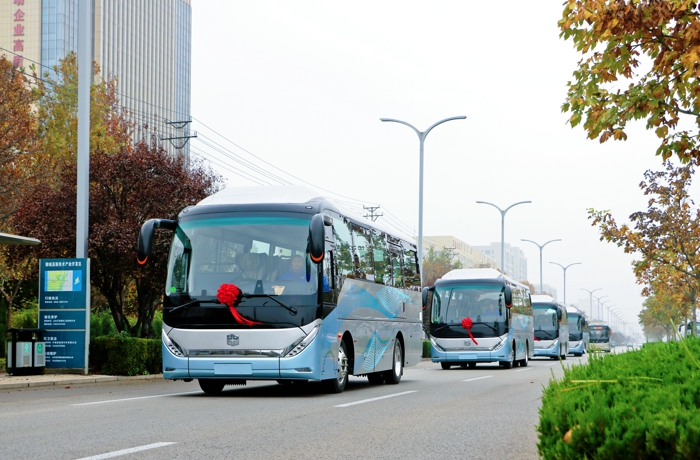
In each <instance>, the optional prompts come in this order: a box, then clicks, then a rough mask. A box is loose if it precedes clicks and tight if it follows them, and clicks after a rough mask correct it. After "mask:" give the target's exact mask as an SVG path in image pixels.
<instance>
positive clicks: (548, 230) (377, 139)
mask: <svg viewBox="0 0 700 460" xmlns="http://www.w3.org/2000/svg"><path fill="white" fill-rule="evenodd" d="M561 11H562V7H561V2H560V1H551V0H548V1H539V2H523V1H499V2H486V1H464V0H462V1H440V2H429V1H423V2H418V1H406V0H400V1H398V0H397V1H382V2H368V1H355V2H329V1H301V0H297V1H294V2H289V1H247V2H243V1H235V2H231V1H223V0H222V1H215V0H193V1H192V17H193V32H192V115H193V118H194V120H195V121H194V123H193V125H192V128H193V129H194V130H197V131H198V133H199V137H198V138H197V139H193V140H192V141H191V142H192V147H193V151H192V153H193V155H196V154H198V153H199V154H200V155H202V154H203V155H202V156H203V157H204V158H206V159H208V160H212V165H213V166H214V167H215V169H216V170H217V171H219V172H220V173H221V174H222V175H224V176H225V177H227V178H228V182H227V186H239V185H253V184H254V182H252V181H251V180H248V179H244V178H241V177H240V176H239V175H236V174H235V173H234V171H235V172H238V173H240V174H244V175H249V176H252V177H253V178H255V179H254V180H255V181H256V182H263V181H264V182H267V183H276V181H274V180H272V179H270V178H265V177H264V176H262V175H261V174H260V173H258V172H255V171H253V170H252V169H250V168H247V167H244V166H241V165H240V164H238V163H235V162H234V161H233V160H231V159H230V158H227V157H226V156H224V153H222V151H221V147H217V149H219V150H220V151H217V150H215V149H214V148H213V147H216V144H214V143H215V142H216V143H218V144H220V145H221V146H222V147H224V148H225V149H227V150H228V152H227V153H228V154H236V155H240V156H241V157H242V158H244V159H246V160H248V161H251V162H253V163H254V164H256V165H258V166H260V167H262V168H263V169H267V170H269V171H270V172H272V173H273V174H274V175H275V176H277V177H281V178H284V180H287V181H289V182H292V183H294V184H298V185H305V184H304V182H303V181H306V182H309V183H312V184H314V185H316V186H318V187H321V188H323V189H326V190H330V191H332V192H334V193H337V194H341V195H344V196H347V197H352V198H355V199H357V200H360V201H359V202H361V203H366V204H367V205H380V206H381V208H380V210H379V212H383V213H384V214H385V216H386V217H383V218H381V219H386V220H385V223H388V224H391V223H394V224H396V222H397V221H398V222H400V224H399V225H401V224H403V227H404V229H406V228H405V227H408V229H406V230H409V231H411V230H414V232H415V234H417V228H418V171H419V155H418V153H419V142H418V137H417V135H416V134H415V133H414V132H413V131H412V130H411V129H410V128H408V127H406V126H402V125H399V124H395V123H382V122H380V121H379V118H380V117H386V118H396V119H400V120H404V121H406V122H408V123H411V124H413V125H414V126H415V127H416V128H418V129H420V130H425V129H426V128H428V127H429V126H430V125H432V124H433V123H434V122H436V121H439V120H441V119H444V118H447V117H451V116H457V115H466V116H467V119H466V120H458V121H450V122H447V123H445V124H443V125H440V126H438V127H436V128H435V129H434V130H433V131H432V132H431V133H430V135H429V136H428V137H427V140H426V142H425V169H424V174H425V182H424V187H425V188H424V194H425V195H424V224H423V225H424V227H423V228H424V234H425V235H454V236H456V237H458V238H460V239H461V240H463V241H465V242H467V243H468V244H471V245H484V244H489V243H491V242H500V213H499V212H498V211H497V210H496V209H494V208H492V207H490V206H485V205H479V204H476V203H475V202H476V201H477V200H481V201H489V202H492V203H495V204H497V205H498V206H500V207H501V208H505V207H507V206H508V205H510V204H512V203H514V202H516V201H522V200H532V204H526V205H520V206H517V207H514V208H512V209H511V210H510V211H509V212H508V213H507V214H506V219H505V240H506V242H507V243H510V244H512V245H514V246H518V247H520V248H521V249H522V250H523V251H524V252H525V254H526V256H527V258H528V278H529V281H530V282H532V283H533V284H535V285H536V286H537V285H538V284H539V249H538V248H537V246H535V245H534V244H532V243H527V242H522V241H520V240H521V238H525V239H530V240H534V241H537V242H538V243H540V244H542V243H544V242H546V241H548V240H550V239H555V238H561V239H562V241H561V242H557V243H551V244H549V245H547V246H546V247H545V249H544V253H543V262H544V263H543V265H544V266H543V281H544V283H548V284H551V285H553V286H555V287H556V288H557V289H558V293H559V300H560V301H561V300H563V299H562V297H563V271H562V269H561V268H560V267H558V266H556V265H553V264H550V263H549V262H558V263H560V264H562V265H565V266H566V265H568V264H570V263H573V262H581V265H576V266H573V267H571V268H569V269H568V270H567V272H566V274H567V276H566V280H567V287H566V297H567V303H578V304H579V306H581V307H585V308H586V311H587V309H588V302H587V299H588V293H586V292H585V291H583V290H582V289H597V288H601V290H600V291H597V292H596V293H595V294H594V295H596V296H601V295H605V296H607V297H605V298H603V299H602V300H603V301H607V300H609V302H608V304H609V305H612V306H613V308H614V309H617V310H619V311H620V316H622V317H623V318H624V319H625V320H626V321H627V322H628V323H629V324H632V325H634V326H635V327H636V330H638V331H639V330H641V329H640V328H639V326H638V325H636V322H637V314H638V313H639V310H640V309H641V304H642V301H643V298H642V297H641V294H640V292H641V287H640V286H638V285H636V284H635V278H634V276H633V274H632V270H631V265H630V263H631V261H632V260H633V257H632V256H630V255H626V254H624V253H623V252H622V250H621V249H619V248H617V247H616V246H614V245H612V244H608V243H603V242H600V241H599V237H598V231H597V230H596V229H595V228H593V227H591V226H590V221H589V220H588V219H587V212H586V210H587V209H588V208H596V209H610V210H611V211H612V213H613V215H614V216H615V217H616V218H617V219H618V220H622V221H627V216H629V215H630V214H631V213H632V212H635V211H638V210H643V209H645V208H646V200H645V198H644V196H643V195H642V193H641V191H640V190H639V187H638V184H639V182H640V181H641V180H642V175H643V173H644V171H645V170H647V169H650V168H652V169H660V167H661V160H660V158H659V157H656V156H655V153H654V152H655V149H656V146H657V145H658V140H657V138H656V136H655V135H654V134H653V133H652V132H648V131H645V130H644V125H643V123H640V124H639V125H638V126H635V128H634V129H632V130H630V132H629V140H627V141H626V142H608V143H606V144H603V145H601V144H600V143H598V141H591V140H587V139H586V135H585V133H584V131H583V130H582V129H581V128H575V129H572V128H571V127H570V126H569V125H567V124H566V123H565V121H566V119H567V118H568V115H566V114H563V113H561V109H560V107H561V104H562V102H563V101H564V98H565V94H566V82H567V81H568V80H569V79H570V78H571V75H572V72H573V70H574V66H575V64H576V62H577V61H578V60H579V58H580V56H578V55H577V54H576V53H575V51H574V49H573V47H572V45H571V43H570V42H565V41H563V40H562V39H560V38H559V31H558V28H557V21H558V19H559V18H560V17H561ZM217 133H218V135H217ZM219 135H220V136H223V137H220V136H219ZM231 142H232V143H235V144H236V145H234V144H232V143H231ZM244 149H245V150H244ZM248 152H249V153H252V154H253V155H255V156H256V157H258V158H259V159H262V160H264V161H265V162H267V163H269V164H272V165H274V166H275V167H277V168H279V169H274V168H271V167H270V166H268V165H266V164H264V163H263V162H262V161H260V160H259V159H257V158H255V157H253V156H251V155H250V154H249V153H248ZM220 165H226V168H224V167H223V166H220ZM234 168H235V169H234ZM283 171H285V172H287V173H289V174H291V175H293V176H294V177H291V176H289V175H286V174H285V173H284V172H283ZM388 213H391V214H390V215H388ZM392 220H393V221H394V222H392ZM583 299H586V302H585V303H584V304H580V302H579V300H583ZM594 302H595V299H594Z"/></svg>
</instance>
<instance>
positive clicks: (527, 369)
mask: <svg viewBox="0 0 700 460" xmlns="http://www.w3.org/2000/svg"><path fill="white" fill-rule="evenodd" d="M533 369H534V367H526V368H525V369H518V370H517V371H515V372H523V371H531V370H533Z"/></svg>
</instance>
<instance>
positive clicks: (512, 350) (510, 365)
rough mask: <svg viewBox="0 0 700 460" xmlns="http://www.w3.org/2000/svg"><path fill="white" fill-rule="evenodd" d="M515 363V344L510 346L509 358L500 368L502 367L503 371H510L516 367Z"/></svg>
mask: <svg viewBox="0 0 700 460" xmlns="http://www.w3.org/2000/svg"><path fill="white" fill-rule="evenodd" d="M516 363H517V362H516V361H515V343H512V344H511V346H510V356H509V360H508V361H507V362H502V363H501V366H503V368H504V369H512V368H513V367H514V366H516V365H517V364H516Z"/></svg>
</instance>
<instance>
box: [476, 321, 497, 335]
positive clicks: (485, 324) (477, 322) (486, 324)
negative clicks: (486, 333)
mask: <svg viewBox="0 0 700 460" xmlns="http://www.w3.org/2000/svg"><path fill="white" fill-rule="evenodd" d="M472 324H483V325H484V326H488V327H490V328H491V330H493V332H495V333H496V334H498V329H496V328H495V327H493V326H491V325H490V324H488V323H485V322H483V321H476V322H473V323H472Z"/></svg>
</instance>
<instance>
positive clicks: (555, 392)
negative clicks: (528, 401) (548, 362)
mask: <svg viewBox="0 0 700 460" xmlns="http://www.w3.org/2000/svg"><path fill="white" fill-rule="evenodd" d="M698 356H700V340H699V339H687V340H684V341H682V342H670V343H663V344H654V345H653V346H646V345H645V346H644V347H642V349H640V350H636V351H628V352H626V353H622V354H617V355H608V356H600V355H591V357H590V360H589V363H588V365H574V366H572V367H567V368H565V369H564V377H563V378H562V379H561V380H552V381H550V383H549V386H548V387H547V388H545V390H544V395H543V398H542V407H541V408H540V423H539V426H538V427H537V431H538V433H539V435H538V436H539V443H538V445H537V448H538V451H539V454H540V455H541V456H542V458H545V459H550V458H551V459H583V458H587V459H658V458H665V459H676V458H677V459H686V458H698V456H699V455H700V450H699V449H700V411H699V410H698V409H700V364H699V363H698V361H697V358H695V357H698Z"/></svg>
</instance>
